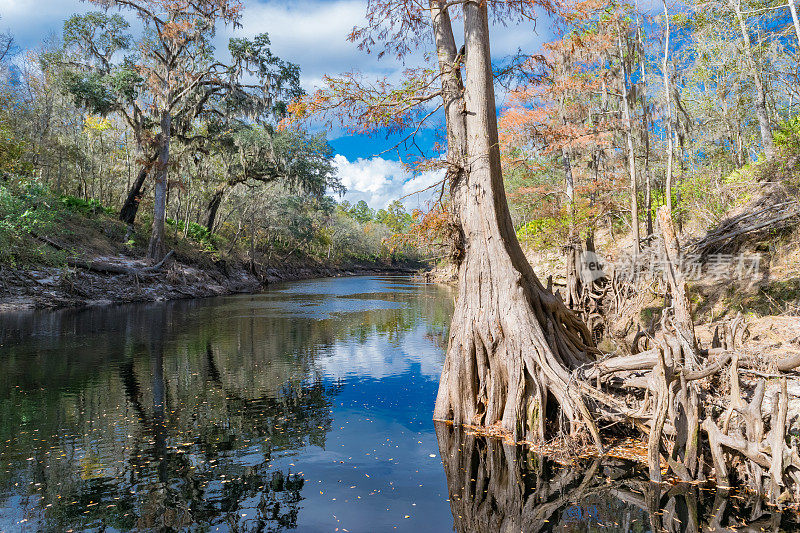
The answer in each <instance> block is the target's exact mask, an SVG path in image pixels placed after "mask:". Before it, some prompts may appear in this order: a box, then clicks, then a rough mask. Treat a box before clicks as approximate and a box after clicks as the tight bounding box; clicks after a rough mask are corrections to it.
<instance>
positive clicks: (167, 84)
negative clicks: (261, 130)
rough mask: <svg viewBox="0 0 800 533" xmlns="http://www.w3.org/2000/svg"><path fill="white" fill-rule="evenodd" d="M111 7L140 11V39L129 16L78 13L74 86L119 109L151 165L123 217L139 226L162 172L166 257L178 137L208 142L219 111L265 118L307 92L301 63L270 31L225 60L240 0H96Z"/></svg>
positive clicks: (82, 98)
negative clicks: (273, 41) (148, 191)
mask: <svg viewBox="0 0 800 533" xmlns="http://www.w3.org/2000/svg"><path fill="white" fill-rule="evenodd" d="M89 1H91V2H92V3H94V4H97V5H99V6H101V7H103V8H105V9H106V10H110V9H118V10H120V11H123V12H126V13H130V14H131V15H133V16H135V17H138V18H139V19H140V20H141V23H142V27H143V28H142V32H141V34H140V35H139V36H138V37H137V38H135V39H134V38H133V37H131V36H130V35H128V34H127V33H126V32H127V31H128V30H129V28H130V24H129V23H128V21H127V20H126V19H125V18H123V17H122V16H121V15H118V14H113V15H109V14H108V13H101V12H96V13H89V14H86V15H74V16H73V17H71V18H70V19H69V20H68V21H67V22H66V23H65V26H64V42H65V45H66V46H67V51H66V54H65V57H64V60H63V61H64V63H65V64H66V65H67V66H68V67H69V74H68V75H67V76H66V84H67V88H68V90H69V91H70V92H72V93H73V94H74V95H75V96H76V98H77V100H78V102H79V103H81V104H83V105H84V106H86V107H87V108H89V109H90V110H92V111H93V112H96V113H101V114H107V113H112V112H116V113H119V114H120V115H121V116H122V117H123V118H124V119H125V121H126V122H127V123H128V125H129V126H130V127H131V129H132V130H133V133H134V137H135V139H136V143H137V146H138V148H139V150H140V151H141V160H142V170H141V172H140V173H139V176H138V178H137V179H136V180H135V182H134V184H133V187H132V188H131V190H130V192H129V194H128V199H127V201H126V202H125V205H124V206H123V208H122V211H121V212H120V218H121V219H122V220H124V221H125V222H127V223H129V224H132V223H133V221H134V219H135V217H136V213H137V210H138V204H139V201H140V199H141V196H142V188H143V186H144V183H145V181H146V179H147V178H148V176H149V175H150V174H151V172H152V173H153V174H154V177H155V184H154V213H153V229H152V235H151V239H150V245H149V250H148V255H149V256H150V257H151V258H152V259H159V258H161V257H163V255H164V251H165V250H164V244H163V239H164V222H165V219H166V202H167V186H168V181H167V174H168V170H169V166H170V165H171V162H172V161H171V158H170V145H171V143H172V141H173V139H175V140H177V141H179V142H185V143H192V142H195V141H197V140H200V139H201V138H202V136H198V135H197V134H196V133H197V126H198V123H202V122H204V121H205V120H209V117H210V118H211V119H213V120H228V119H230V117H232V116H237V117H242V118H245V117H246V118H248V119H250V120H256V121H265V120H269V119H270V118H271V117H274V116H275V115H276V114H278V115H279V114H280V113H281V112H282V111H283V110H284V109H285V104H283V103H282V101H288V100H290V99H292V98H296V97H298V96H300V95H301V94H302V91H301V89H300V87H299V67H297V65H294V64H292V63H288V62H285V61H283V60H281V59H280V58H278V57H276V56H274V55H273V54H272V52H271V51H270V48H269V44H270V42H269V39H268V37H267V36H266V35H265V34H262V35H259V36H257V37H255V38H254V39H252V40H250V39H231V41H230V45H229V51H230V54H231V58H232V59H231V61H230V62H229V63H223V62H221V61H219V60H218V59H216V58H215V55H214V52H215V51H214V47H213V44H212V43H213V39H214V37H215V34H216V29H217V26H218V25H220V24H225V25H230V26H234V27H235V26H238V24H239V19H240V18H241V11H242V4H241V2H239V1H238V0H89Z"/></svg>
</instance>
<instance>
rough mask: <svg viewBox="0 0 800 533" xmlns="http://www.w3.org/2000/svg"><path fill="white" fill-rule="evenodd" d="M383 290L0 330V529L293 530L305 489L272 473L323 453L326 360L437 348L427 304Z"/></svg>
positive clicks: (111, 312) (293, 477) (139, 309)
mask: <svg viewBox="0 0 800 533" xmlns="http://www.w3.org/2000/svg"><path fill="white" fill-rule="evenodd" d="M342 283H344V282H342ZM297 285H298V286H300V287H301V288H302V287H314V285H310V284H306V285H303V284H297ZM361 285H362V287H363V286H364V283H363V282H362V283H361ZM384 285H385V286H386V287H387V288H392V289H393V290H392V291H385V292H381V293H380V294H373V295H369V294H368V293H366V294H350V295H347V294H345V295H339V294H330V293H328V294H319V295H317V294H313V293H309V292H308V291H303V290H301V291H299V293H298V292H296V291H292V290H289V291H287V292H284V291H276V292H274V293H268V294H266V295H259V296H254V297H252V298H248V297H238V298H230V299H216V300H211V301H194V302H176V303H166V304H153V305H131V306H119V307H115V308H97V309H88V310H81V311H69V310H68V311H62V312H56V313H28V314H24V315H18V316H4V317H0V407H2V415H0V459H2V465H3V468H2V469H0V501H2V503H3V506H2V507H3V508H4V509H3V523H2V524H0V529H5V527H9V526H10V525H15V526H18V527H20V528H28V529H29V530H49V531H66V530H68V529H76V530H81V529H92V528H98V527H99V528H109V527H110V528H114V529H119V530H129V529H145V530H166V531H171V530H180V529H184V528H186V527H192V528H197V527H200V528H201V529H202V528H212V529H213V527H214V526H216V527H219V528H221V529H222V530H234V531H250V530H253V531H279V530H283V529H292V528H294V527H296V525H297V520H298V515H299V512H300V509H301V501H302V500H303V494H302V489H303V487H304V485H305V484H306V479H305V477H304V475H303V473H302V468H301V467H300V466H296V467H292V466H290V467H286V466H285V465H284V466H282V467H277V466H275V465H274V464H273V462H275V461H274V459H275V458H276V457H285V456H286V455H287V454H292V453H296V451H297V450H301V449H304V448H306V447H316V448H318V449H324V448H325V446H326V436H327V434H328V432H329V431H330V429H331V424H332V419H333V414H332V413H333V411H332V403H331V402H332V399H333V398H334V397H335V396H336V395H337V394H338V393H339V391H340V389H341V384H340V380H341V379H342V377H343V376H344V374H343V373H342V372H343V371H342V370H341V369H339V368H338V366H340V365H338V364H336V353H334V352H332V350H333V349H334V348H336V349H342V347H344V348H346V349H347V350H350V352H352V353H354V354H358V355H359V356H361V357H363V354H364V353H365V350H364V345H365V343H366V344H368V343H370V342H374V341H375V338H376V336H378V337H381V338H383V339H385V340H386V342H389V343H390V344H391V343H399V342H401V337H402V336H403V333H404V332H408V331H410V330H412V329H414V328H418V327H419V325H420V323H421V321H422V318H421V317H423V316H425V317H427V318H426V319H425V321H424V325H425V328H426V330H427V332H428V334H429V335H431V336H435V337H437V338H438V341H437V342H441V339H442V338H444V332H445V328H446V324H447V319H448V317H449V315H450V311H449V310H448V309H447V308H448V306H451V305H452V304H451V303H450V302H449V301H448V300H447V299H443V298H441V294H442V293H441V290H437V289H435V288H430V287H425V286H417V285H405V287H404V286H403V283H402V282H397V283H395V284H394V285H391V284H386V283H384ZM333 286H334V287H336V286H338V285H333ZM426 306H431V308H429V309H426V308H425V307H426ZM442 307H444V310H443V311H439V310H438V309H440V308H442ZM434 309H436V310H437V311H435V312H434ZM431 316H434V318H435V316H438V317H439V320H438V321H437V320H435V319H434V320H432V319H431ZM332 347H333V348H332ZM337 347H338V348H337ZM347 347H352V348H347ZM350 352H347V353H348V354H350ZM379 355H380V356H381V357H383V354H379ZM400 363H402V364H407V362H406V361H402V362H400ZM400 363H398V364H400ZM393 364H395V363H394V362H392V361H390V360H387V361H386V362H384V363H383V364H379V362H376V361H374V360H368V361H365V362H364V365H363V366H364V367H365V368H366V369H368V370H369V371H370V372H372V373H376V374H375V375H381V373H382V372H383V373H384V374H385V373H391V367H392V365H393ZM386 365H389V368H390V371H386V370H384V371H381V370H380V368H381V367H386ZM345 370H346V369H345ZM432 371H434V372H437V373H438V366H436V365H434V368H433V370H432Z"/></svg>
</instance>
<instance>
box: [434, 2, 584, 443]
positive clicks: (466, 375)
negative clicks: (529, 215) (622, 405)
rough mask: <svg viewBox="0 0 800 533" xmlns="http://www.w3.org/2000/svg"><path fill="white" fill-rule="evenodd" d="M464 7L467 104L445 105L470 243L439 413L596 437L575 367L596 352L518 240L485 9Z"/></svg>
mask: <svg viewBox="0 0 800 533" xmlns="http://www.w3.org/2000/svg"><path fill="white" fill-rule="evenodd" d="M431 4H432V14H433V16H434V27H435V30H436V31H435V33H436V35H437V48H438V50H439V52H440V54H439V57H440V61H441V62H443V63H445V64H446V60H444V61H443V60H442V57H443V56H446V55H447V54H448V53H450V52H451V50H449V41H450V40H452V37H451V38H444V37H441V36H442V35H446V34H447V30H448V29H449V19H447V21H446V22H447V24H446V28H442V27H441V26H438V27H437V26H436V24H437V23H439V22H441V20H442V19H443V17H442V16H441V15H439V16H437V6H438V5H439V2H437V1H432V2H431ZM463 10H464V26H465V28H464V34H465V49H466V57H465V63H464V65H465V79H464V92H463V109H462V112H460V113H459V112H457V110H454V109H448V110H447V119H448V140H449V142H450V143H453V142H455V143H456V145H455V146H456V147H459V148H460V147H461V146H463V148H464V150H465V151H464V152H463V155H460V154H459V153H458V150H457V149H453V148H454V147H453V146H452V144H451V146H450V150H449V152H448V155H449V157H450V161H449V163H450V166H451V179H452V180H453V184H452V197H453V207H454V211H455V215H456V219H457V220H456V223H457V225H458V226H459V229H460V233H461V235H462V240H463V242H462V243H461V245H462V247H463V250H462V253H461V255H460V262H459V273H458V286H459V293H458V299H457V302H456V311H455V314H454V317H453V321H452V324H451V328H450V341H449V347H448V350H447V355H446V360H445V364H444V369H443V372H442V377H441V382H440V388H439V394H438V397H437V400H436V407H435V412H434V417H435V418H437V419H440V420H452V421H453V422H455V423H456V424H470V425H476V426H484V427H489V426H491V427H494V428H499V429H502V430H503V431H505V432H507V433H508V434H509V435H511V436H512V437H513V438H514V439H515V440H532V441H536V440H543V439H544V438H545V437H546V435H547V433H548V432H549V431H551V428H559V429H562V430H567V431H570V432H575V431H576V430H578V429H579V428H581V427H584V426H585V427H588V429H589V430H590V432H591V433H592V436H593V437H594V439H595V441H596V442H597V443H598V444H599V435H598V434H597V430H596V427H595V425H594V423H593V422H592V419H591V416H590V414H589V411H588V409H587V407H586V405H585V403H584V401H583V400H582V395H581V393H580V391H579V389H577V388H576V387H575V385H574V384H573V385H572V388H571V382H572V379H571V370H572V369H575V368H577V367H579V366H581V365H583V364H586V363H589V362H591V361H592V360H594V354H595V352H596V351H595V349H594V348H593V347H592V340H591V335H590V334H589V331H588V329H587V328H586V327H585V325H583V324H582V323H581V322H580V320H579V319H578V318H577V317H576V316H575V315H574V314H572V312H570V311H569V310H568V309H567V308H566V307H565V306H564V304H563V302H562V301H561V300H560V299H558V298H557V297H555V296H554V295H553V294H552V293H551V292H550V291H549V290H547V289H545V288H544V287H543V286H542V284H541V283H540V281H539V280H538V279H537V277H536V275H535V274H534V272H533V269H532V268H531V266H530V264H529V263H528V261H527V260H526V258H525V256H524V254H523V252H522V248H521V247H520V245H519V242H518V241H517V238H516V234H515V232H514V228H513V224H512V221H511V216H510V213H509V210H508V204H507V202H506V196H505V189H504V186H503V178H502V171H501V167H500V151H499V144H498V134H497V115H496V108H495V100H494V84H493V76H492V70H491V59H490V51H489V25H488V16H487V10H486V6H485V4H484V5H480V3H479V2H477V1H468V2H466V3H464V5H463ZM439 13H441V11H439ZM443 44H447V45H448V46H445V47H444V48H443ZM450 64H452V63H450ZM445 74H446V72H444V71H443V79H444V84H445V85H446V84H447V82H448V78H447V77H446V76H445ZM447 94H448V91H447V90H445V99H446V103H447V99H448V97H447ZM462 126H463V127H462ZM462 131H463V136H464V142H463V144H462V143H461V142H460V140H461V139H460V138H459V137H460V135H462V133H461V132H462ZM454 169H459V170H454ZM548 413H560V414H563V419H565V420H567V421H568V425H564V426H563V427H559V421H560V420H561V419H562V417H561V416H553V418H552V419H551V420H550V424H548V423H547V414H548Z"/></svg>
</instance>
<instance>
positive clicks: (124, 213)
mask: <svg viewBox="0 0 800 533" xmlns="http://www.w3.org/2000/svg"><path fill="white" fill-rule="evenodd" d="M157 158H158V154H155V155H152V156H150V157H148V158H147V161H146V162H145V163H144V166H142V169H141V170H140V171H139V175H138V176H137V177H136V181H134V182H133V185H132V186H131V188H130V190H129V191H128V197H127V198H126V199H125V203H124V204H123V205H122V209H120V211H119V219H120V220H121V221H123V222H124V223H126V224H128V225H129V226H130V225H132V224H133V223H134V222H135V221H136V214H137V213H138V212H139V203H140V202H141V201H142V187H144V182H145V181H147V176H149V175H150V169H151V168H152V166H153V163H155V161H156V159H157Z"/></svg>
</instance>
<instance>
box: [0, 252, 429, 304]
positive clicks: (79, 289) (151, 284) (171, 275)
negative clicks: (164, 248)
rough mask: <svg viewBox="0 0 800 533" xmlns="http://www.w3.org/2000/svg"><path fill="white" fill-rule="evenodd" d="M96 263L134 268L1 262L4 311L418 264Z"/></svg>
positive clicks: (227, 290)
mask: <svg viewBox="0 0 800 533" xmlns="http://www.w3.org/2000/svg"><path fill="white" fill-rule="evenodd" d="M95 261H96V262H97V263H96V264H100V263H101V264H102V265H103V266H105V267H107V266H109V265H110V266H119V267H120V268H121V269H130V270H132V271H138V272H136V273H113V272H99V271H95V270H91V269H87V268H73V267H63V268H53V267H42V268H39V269H36V268H34V269H10V268H7V267H6V268H0V313H3V312H15V311H23V310H29V309H57V308H63V307H83V306H89V305H107V304H112V303H130V302H155V301H165V300H180V299H187V298H207V297H211V296H222V295H227V294H238V293H254V292H258V291H260V290H262V289H263V288H264V287H266V286H267V285H269V284H272V283H277V282H280V281H293V280H300V279H314V278H325V277H339V276H354V275H360V274H378V273H403V274H405V273H409V274H410V273H414V272H416V271H417V265H414V264H405V263H404V264H389V263H387V264H384V263H377V262H375V263H372V262H363V263H348V264H342V265H325V264H307V263H306V264H303V263H299V262H298V263H292V262H286V263H285V264H283V265H276V266H268V267H261V268H260V269H258V270H257V272H258V274H257V275H256V274H253V273H251V272H250V270H249V269H248V268H247V267H245V266H242V265H230V264H227V263H225V262H218V263H215V264H213V265H209V266H206V267H200V266H196V265H191V264H186V263H183V262H181V261H177V260H173V261H171V262H169V263H167V264H166V265H164V267H163V268H162V269H160V270H159V271H157V272H147V271H146V270H145V269H146V268H147V267H148V265H147V264H146V263H145V262H144V261H142V260H135V259H129V258H126V257H123V256H114V257H97V258H95Z"/></svg>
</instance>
